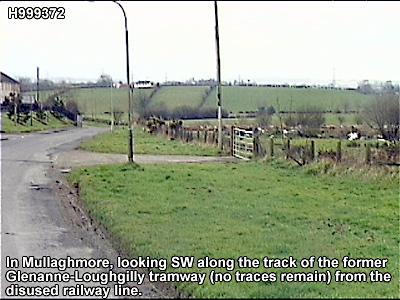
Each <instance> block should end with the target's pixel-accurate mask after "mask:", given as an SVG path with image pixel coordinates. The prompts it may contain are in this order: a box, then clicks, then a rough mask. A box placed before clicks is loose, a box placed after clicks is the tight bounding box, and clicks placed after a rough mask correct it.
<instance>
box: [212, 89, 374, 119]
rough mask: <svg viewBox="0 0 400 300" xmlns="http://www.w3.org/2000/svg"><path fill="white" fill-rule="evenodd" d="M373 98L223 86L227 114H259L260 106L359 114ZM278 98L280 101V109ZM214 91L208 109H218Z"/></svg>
mask: <svg viewBox="0 0 400 300" xmlns="http://www.w3.org/2000/svg"><path fill="white" fill-rule="evenodd" d="M372 98H373V97H372V96H366V95H363V94H361V93H358V92H356V91H342V90H323V89H295V88H268V87H231V86H224V87H222V101H223V102H222V106H223V108H224V109H226V110H227V111H228V112H233V113H239V112H240V111H242V112H246V111H257V110H258V107H260V106H264V107H269V106H271V105H272V106H273V107H274V108H275V110H276V111H279V110H281V111H290V103H291V100H292V99H293V103H292V111H298V110H299V109H302V108H303V107H305V106H306V105H314V106H316V107H318V108H320V109H321V110H323V111H332V112H336V111H341V112H343V111H360V110H362V107H363V105H365V104H366V103H367V102H368V101H370V100H371V99H372ZM277 99H279V104H280V109H279V108H278V104H277ZM215 106H216V96H215V91H213V92H212V93H210V95H209V96H208V98H207V99H206V104H205V107H215Z"/></svg>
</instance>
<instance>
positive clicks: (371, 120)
mask: <svg viewBox="0 0 400 300" xmlns="http://www.w3.org/2000/svg"><path fill="white" fill-rule="evenodd" d="M399 106H400V102H399V96H397V95H384V96H377V97H376V98H375V99H374V100H372V101H371V102H370V103H368V104H367V105H366V106H365V109H364V119H365V121H366V123H367V124H368V125H370V126H371V127H373V128H377V129H378V130H379V133H380V134H381V135H382V137H383V138H384V139H386V140H399V118H400V117H399V114H400V109H399Z"/></svg>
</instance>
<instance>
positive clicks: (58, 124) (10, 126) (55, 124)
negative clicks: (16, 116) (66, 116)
mask: <svg viewBox="0 0 400 300" xmlns="http://www.w3.org/2000/svg"><path fill="white" fill-rule="evenodd" d="M71 126H73V123H72V122H71V121H69V120H59V119H57V118H55V117H54V116H53V115H52V114H49V118H48V120H47V121H45V120H40V121H39V119H37V118H36V117H34V118H33V122H32V126H31V123H30V120H28V121H27V123H26V124H24V125H22V124H19V123H17V124H16V125H14V122H13V121H12V120H10V119H9V118H8V117H7V115H6V114H5V113H2V114H1V130H2V132H4V133H24V132H31V131H40V130H48V129H60V128H67V127H71Z"/></svg>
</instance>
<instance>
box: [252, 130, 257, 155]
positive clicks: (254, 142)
mask: <svg viewBox="0 0 400 300" xmlns="http://www.w3.org/2000/svg"><path fill="white" fill-rule="evenodd" d="M252 136H253V158H255V157H257V156H258V143H257V137H256V136H255V134H254V131H253V134H252Z"/></svg>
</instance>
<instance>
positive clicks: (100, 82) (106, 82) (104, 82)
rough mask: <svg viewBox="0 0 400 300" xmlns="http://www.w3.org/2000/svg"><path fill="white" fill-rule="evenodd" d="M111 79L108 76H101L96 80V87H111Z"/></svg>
mask: <svg viewBox="0 0 400 300" xmlns="http://www.w3.org/2000/svg"><path fill="white" fill-rule="evenodd" d="M112 82H113V81H112V78H111V76H110V75H107V74H102V75H100V77H99V79H97V83H96V85H97V86H98V87H111V86H112Z"/></svg>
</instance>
